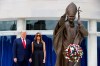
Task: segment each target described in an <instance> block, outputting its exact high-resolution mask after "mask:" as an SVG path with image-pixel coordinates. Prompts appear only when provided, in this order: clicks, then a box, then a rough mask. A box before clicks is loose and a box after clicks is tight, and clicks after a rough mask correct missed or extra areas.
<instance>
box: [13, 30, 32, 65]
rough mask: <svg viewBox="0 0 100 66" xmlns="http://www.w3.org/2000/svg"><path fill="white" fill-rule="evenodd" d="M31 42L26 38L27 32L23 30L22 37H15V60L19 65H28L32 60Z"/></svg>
mask: <svg viewBox="0 0 100 66" xmlns="http://www.w3.org/2000/svg"><path fill="white" fill-rule="evenodd" d="M30 57H31V42H30V40H28V39H26V32H25V31H22V32H21V37H20V38H17V39H15V41H14V44H13V60H14V62H15V63H16V64H17V65H18V66H28V61H29V62H32V60H31V58H30Z"/></svg>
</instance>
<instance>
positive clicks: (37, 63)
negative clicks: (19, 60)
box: [32, 41, 44, 66]
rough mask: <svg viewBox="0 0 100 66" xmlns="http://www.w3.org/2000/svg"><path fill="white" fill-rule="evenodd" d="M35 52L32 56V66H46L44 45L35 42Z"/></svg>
mask: <svg viewBox="0 0 100 66" xmlns="http://www.w3.org/2000/svg"><path fill="white" fill-rule="evenodd" d="M33 44H34V52H33V54H32V66H44V63H43V58H44V53H43V44H42V43H41V42H40V43H39V44H38V43H37V42H36V41H34V42H33Z"/></svg>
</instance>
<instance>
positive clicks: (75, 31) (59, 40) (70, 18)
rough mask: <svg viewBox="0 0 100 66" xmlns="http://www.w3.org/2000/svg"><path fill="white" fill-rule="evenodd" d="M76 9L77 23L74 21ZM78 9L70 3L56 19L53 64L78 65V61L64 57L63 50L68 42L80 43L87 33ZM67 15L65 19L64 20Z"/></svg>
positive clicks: (60, 65)
mask: <svg viewBox="0 0 100 66" xmlns="http://www.w3.org/2000/svg"><path fill="white" fill-rule="evenodd" d="M77 11H78V21H77V25H75V23H74V19H75V16H76V13H77ZM79 13H80V10H79V9H78V10H77V7H76V5H75V4H74V3H70V4H69V5H68V7H67V8H66V12H65V14H64V15H63V16H62V17H61V18H60V20H59V21H58V23H57V25H56V27H55V30H54V34H53V36H54V39H53V42H54V50H55V52H56V56H57V58H56V64H55V66H80V63H79V62H78V63H75V62H69V61H67V60H66V59H65V57H64V54H63V52H64V50H65V49H66V48H67V46H68V45H69V44H73V43H74V44H79V45H80V44H81V41H82V39H83V38H84V37H85V36H87V35H88V32H87V30H86V29H85V28H84V26H83V24H82V23H81V22H80V15H79ZM66 17H67V20H66Z"/></svg>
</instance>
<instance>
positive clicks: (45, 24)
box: [26, 20, 58, 30]
mask: <svg viewBox="0 0 100 66" xmlns="http://www.w3.org/2000/svg"><path fill="white" fill-rule="evenodd" d="M57 22H58V21H57V20H26V29H27V30H53V29H54V28H55V26H56V24H57Z"/></svg>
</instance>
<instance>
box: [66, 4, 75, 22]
mask: <svg viewBox="0 0 100 66" xmlns="http://www.w3.org/2000/svg"><path fill="white" fill-rule="evenodd" d="M76 13H77V6H76V5H75V4H74V3H73V2H72V3H70V4H69V5H68V7H67V8H66V14H67V19H68V21H69V22H73V21H74V19H75V15H76Z"/></svg>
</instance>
